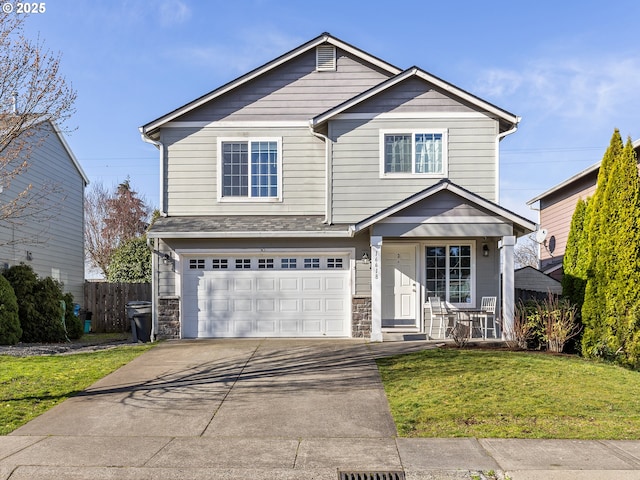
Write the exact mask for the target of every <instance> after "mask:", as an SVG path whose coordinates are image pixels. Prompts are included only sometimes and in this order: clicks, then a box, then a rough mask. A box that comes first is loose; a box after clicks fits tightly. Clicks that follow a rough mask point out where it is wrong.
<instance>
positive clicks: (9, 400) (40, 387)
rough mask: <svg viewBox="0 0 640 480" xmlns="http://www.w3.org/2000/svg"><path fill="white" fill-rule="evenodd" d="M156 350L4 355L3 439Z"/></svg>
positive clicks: (0, 380) (0, 363)
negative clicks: (135, 359) (19, 356)
mask: <svg viewBox="0 0 640 480" xmlns="http://www.w3.org/2000/svg"><path fill="white" fill-rule="evenodd" d="M152 346H153V345H152V344H146V345H140V346H123V347H117V348H113V349H110V350H103V351H99V352H94V353H77V354H72V355H43V356H34V357H23V358H16V357H10V356H6V355H1V356H0V435H6V434H8V433H10V432H12V431H13V430H15V429H16V428H18V427H20V426H21V425H24V424H25V423H27V422H28V421H29V420H31V419H33V418H35V417H37V416H38V415H41V414H42V413H44V412H45V411H47V410H48V409H50V408H51V407H53V406H55V405H57V404H58V403H60V402H62V401H63V400H65V399H67V398H69V397H71V396H73V395H75V394H76V393H78V392H80V391H82V390H83V389H85V388H87V387H88V386H89V385H91V384H92V383H94V382H95V381H97V380H99V379H100V378H102V377H104V376H105V375H107V374H109V373H111V372H113V371H114V370H116V369H118V368H120V367H121V366H123V365H125V364H126V363H128V362H130V361H131V360H133V359H134V358H135V357H137V356H138V355H140V354H141V353H143V352H145V351H146V350H149V348H151V347H152Z"/></svg>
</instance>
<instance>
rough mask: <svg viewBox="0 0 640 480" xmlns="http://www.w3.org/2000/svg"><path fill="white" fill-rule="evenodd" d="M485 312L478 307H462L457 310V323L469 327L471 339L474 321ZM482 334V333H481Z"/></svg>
mask: <svg viewBox="0 0 640 480" xmlns="http://www.w3.org/2000/svg"><path fill="white" fill-rule="evenodd" d="M483 313H484V312H483V311H482V310H480V309H478V308H460V309H457V310H456V324H458V323H459V324H462V325H465V326H466V327H467V328H468V329H469V339H471V338H473V323H474V321H476V320H478V318H479V317H480V315H482V314H483ZM480 336H482V333H481V334H480Z"/></svg>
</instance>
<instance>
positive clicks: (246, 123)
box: [162, 120, 309, 128]
mask: <svg viewBox="0 0 640 480" xmlns="http://www.w3.org/2000/svg"><path fill="white" fill-rule="evenodd" d="M271 127H273V128H309V122H308V121H307V120H282V121H273V120H271V121H270V120H221V121H215V122H207V121H200V122H196V121H194V122H168V123H167V124H165V125H163V126H162V128H271Z"/></svg>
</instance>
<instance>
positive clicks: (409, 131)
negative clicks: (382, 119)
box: [379, 128, 449, 179]
mask: <svg viewBox="0 0 640 480" xmlns="http://www.w3.org/2000/svg"><path fill="white" fill-rule="evenodd" d="M393 134H406V135H411V170H412V171H411V173H405V172H402V173H387V172H385V149H384V138H385V136H386V135H393ZM420 134H425V135H430V134H440V135H442V171H441V172H437V173H416V171H415V170H416V141H415V136H416V135H420ZM448 144H449V131H448V129H446V128H420V129H415V128H389V129H386V128H385V129H380V130H379V156H380V157H379V162H380V172H379V175H380V178H381V179H402V178H404V179H406V178H446V177H447V176H448V175H449V160H448V155H449V149H448V148H447V146H448Z"/></svg>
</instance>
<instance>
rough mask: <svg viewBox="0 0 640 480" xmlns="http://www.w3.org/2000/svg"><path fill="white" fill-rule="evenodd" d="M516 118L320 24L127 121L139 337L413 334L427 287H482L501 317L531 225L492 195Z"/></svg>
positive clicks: (458, 299) (420, 325)
mask: <svg viewBox="0 0 640 480" xmlns="http://www.w3.org/2000/svg"><path fill="white" fill-rule="evenodd" d="M518 122H519V117H517V116H516V115H514V114H512V113H509V112H508V111H506V110H503V109H501V108H499V107H496V106H495V105H492V104H490V103H488V102H486V101H484V100H482V99H480V98H478V97H476V96H474V95H472V94H470V93H468V92H466V91H464V90H462V89H460V88H457V87H455V86H454V85H451V84H450V83H447V82H445V81H444V80H441V79H440V78H437V77H435V76H433V75H431V74H429V73H427V72H425V71H424V70H422V69H420V68H418V67H411V68H409V69H407V70H402V69H400V68H397V67H395V66H393V65H391V64H389V63H387V62H385V61H383V60H381V59H379V58H377V57H375V56H373V55H371V54H368V53H366V52H364V51H362V50H360V49H358V48H356V47H354V46H352V45H350V44H348V43H345V42H343V41H342V40H339V39H337V38H335V37H333V36H331V35H329V34H326V33H325V34H322V35H320V36H319V37H317V38H315V39H313V40H311V41H309V42H307V43H305V44H303V45H301V46H299V47H298V48H296V49H294V50H292V51H290V52H288V53H286V54H284V55H282V56H280V57H278V58H276V59H274V60H272V61H271V62H269V63H267V64H265V65H263V66H262V67H259V68H257V69H255V70H253V71H251V72H249V73H247V74H246V75H243V76H241V77H239V78H237V79H236V80H233V81H232V82H230V83H228V84H226V85H223V86H221V87H219V88H217V89H216V90H213V91H212V92H210V93H208V94H206V95H204V96H202V97H200V98H198V99H196V100H194V101H192V102H190V103H188V104H186V105H184V106H182V107H180V108H178V109H176V110H174V111H172V112H170V113H168V114H166V115H164V116H162V117H160V118H158V119H156V120H153V121H152V122H150V123H148V124H146V125H144V126H142V127H141V128H140V130H141V134H142V137H143V139H144V140H145V141H147V142H150V143H152V144H154V145H156V146H157V147H158V149H159V151H160V172H161V175H160V177H161V207H160V209H161V212H162V217H161V218H160V219H158V221H157V222H156V223H155V224H154V226H153V227H152V229H151V230H150V232H149V237H150V239H151V240H152V241H153V246H154V250H155V255H154V256H153V258H154V275H153V290H154V331H155V333H156V334H157V335H159V336H160V337H181V338H195V337H198V338H199V337H365V338H370V339H372V340H374V341H379V340H381V339H382V331H383V329H398V328H403V329H407V330H410V331H416V332H419V331H425V325H426V322H427V320H428V319H427V318H425V317H426V316H428V313H425V309H424V304H425V301H426V299H427V298H428V297H431V296H439V297H440V298H441V299H442V300H444V301H446V302H447V303H448V305H449V306H450V307H451V308H463V307H475V306H477V305H478V303H479V301H480V298H481V297H483V296H487V295H493V296H497V297H499V298H501V301H502V303H503V315H504V316H505V321H507V322H508V321H509V318H511V317H510V315H512V314H511V313H510V312H512V310H513V256H512V253H513V245H514V243H515V237H516V236H520V235H523V234H526V233H529V232H531V231H532V230H534V229H535V227H536V226H535V224H534V223H532V222H530V221H529V220H527V219H525V218H522V217H520V216H518V215H516V214H514V213H512V212H510V211H508V210H506V209H504V208H502V207H501V206H499V204H498V203H497V201H498V191H499V186H498V177H499V144H500V141H501V140H502V139H503V138H504V137H505V136H507V135H509V134H511V133H513V132H515V130H516V128H517V125H518ZM501 257H502V262H501ZM501 265H502V270H501ZM501 282H502V290H501ZM503 292H506V293H503Z"/></svg>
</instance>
